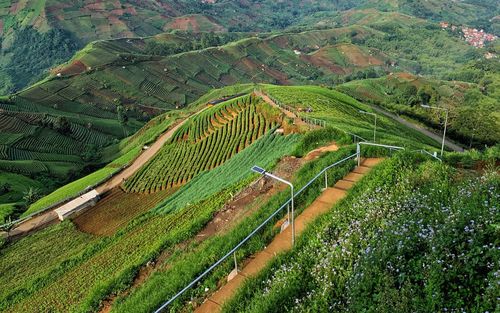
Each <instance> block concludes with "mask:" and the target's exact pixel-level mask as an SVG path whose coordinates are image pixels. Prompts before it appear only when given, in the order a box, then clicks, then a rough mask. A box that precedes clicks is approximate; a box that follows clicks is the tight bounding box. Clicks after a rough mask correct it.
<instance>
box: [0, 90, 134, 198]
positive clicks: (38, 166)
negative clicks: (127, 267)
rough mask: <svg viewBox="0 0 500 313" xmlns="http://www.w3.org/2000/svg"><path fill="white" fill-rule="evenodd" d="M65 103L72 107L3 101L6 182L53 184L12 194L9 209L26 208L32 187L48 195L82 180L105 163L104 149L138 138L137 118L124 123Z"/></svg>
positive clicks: (0, 166)
mask: <svg viewBox="0 0 500 313" xmlns="http://www.w3.org/2000/svg"><path fill="white" fill-rule="evenodd" d="M68 91H69V90H68ZM46 96H47V97H49V98H50V97H51V98H52V99H56V98H57V97H58V96H57V95H50V94H46ZM60 99H64V101H67V102H65V103H63V104H61V105H58V103H61V102H62V100H59V102H58V100H55V102H50V103H48V102H43V101H41V102H37V103H34V102H31V101H29V100H27V99H26V98H23V97H18V96H16V97H13V98H11V99H9V98H4V99H1V100H0V132H1V134H2V135H1V136H0V173H1V174H0V176H1V175H6V174H4V173H10V174H18V175H22V176H24V177H26V178H31V179H35V180H37V179H40V178H42V177H46V178H47V180H46V184H45V186H44V187H43V188H41V189H40V188H39V184H27V185H26V186H19V185H17V184H14V185H15V186H16V188H14V187H13V186H12V188H11V187H8V188H6V189H7V192H6V193H7V194H10V197H9V200H8V202H9V203H16V202H20V201H21V200H22V199H21V198H22V195H21V194H22V192H23V191H26V190H28V189H29V188H30V187H36V189H40V190H39V192H40V193H42V194H43V193H45V192H47V191H50V190H51V189H52V188H54V187H56V186H57V185H60V184H61V183H64V182H67V181H69V180H71V179H74V178H76V177H78V176H80V175H81V172H82V171H84V168H85V167H86V166H88V165H92V164H99V163H101V162H102V161H101V160H102V157H104V155H103V154H102V150H103V148H105V147H109V146H111V145H113V144H116V143H117V142H118V141H119V139H121V138H124V137H126V136H128V135H130V134H132V133H134V132H135V131H137V130H138V129H139V128H140V126H141V125H142V123H143V122H139V121H137V119H136V118H134V117H133V116H130V118H128V117H127V119H128V120H127V121H126V122H124V121H123V120H122V121H120V119H119V116H118V114H117V113H116V112H113V111H111V110H110V111H104V110H99V109H97V108H96V107H94V106H92V105H83V104H79V103H75V102H71V101H69V100H68V99H67V98H60ZM124 114H126V113H124ZM28 180H29V179H28ZM54 181H58V183H54ZM35 200H36V199H35ZM21 202H22V201H21Z"/></svg>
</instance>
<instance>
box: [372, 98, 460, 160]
mask: <svg viewBox="0 0 500 313" xmlns="http://www.w3.org/2000/svg"><path fill="white" fill-rule="evenodd" d="M371 107H372V109H373V110H375V111H377V112H378V113H380V114H383V115H385V116H387V117H390V118H392V119H394V120H396V121H398V122H400V123H401V124H403V125H405V126H408V127H410V128H411V129H414V130H416V131H418V132H420V133H422V134H424V135H426V136H427V137H429V138H432V139H434V140H436V141H437V142H439V143H441V142H443V136H441V135H437V134H435V133H433V132H431V131H429V130H427V129H425V128H423V127H421V126H419V125H415V124H413V123H411V122H409V121H407V120H405V119H404V118H402V117H400V116H398V115H396V114H394V113H391V112H388V111H386V110H384V109H382V108H381V107H378V106H375V105H372V106H371ZM444 145H445V146H446V147H448V148H449V149H451V150H453V151H456V152H464V148H462V147H460V146H459V145H457V144H455V143H453V142H451V141H449V140H445V142H444Z"/></svg>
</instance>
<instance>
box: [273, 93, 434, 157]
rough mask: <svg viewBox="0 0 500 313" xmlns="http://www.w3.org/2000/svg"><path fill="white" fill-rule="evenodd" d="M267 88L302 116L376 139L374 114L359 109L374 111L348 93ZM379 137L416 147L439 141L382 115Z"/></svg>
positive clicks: (274, 96) (378, 122)
mask: <svg viewBox="0 0 500 313" xmlns="http://www.w3.org/2000/svg"><path fill="white" fill-rule="evenodd" d="M263 89H264V90H266V92H267V93H268V94H269V96H270V97H272V98H273V99H275V101H276V102H277V103H278V104H280V105H287V106H290V107H292V108H293V109H294V110H295V111H297V112H298V114H299V115H300V116H301V117H310V118H317V119H320V120H323V121H325V122H326V125H327V126H331V127H334V128H336V129H338V130H340V131H343V132H348V133H351V134H356V135H358V136H361V137H363V138H367V139H371V138H373V122H374V120H373V117H372V116H367V115H364V114H361V113H360V112H359V111H360V110H362V111H367V112H372V111H373V110H372V109H371V108H370V107H369V106H368V105H366V104H363V103H361V102H358V101H356V100H355V99H353V98H351V97H349V96H347V95H346V94H343V93H340V92H337V91H335V90H330V89H327V88H323V87H317V86H291V87H288V86H287V87H278V86H270V85H263ZM308 110H309V111H310V112H308ZM377 138H378V139H377V141H380V142H383V143H386V144H396V145H408V146H410V147H414V148H418V147H423V146H430V147H432V146H436V145H437V144H438V143H437V142H435V141H433V140H432V139H429V138H428V137H427V136H424V135H422V134H420V133H419V132H416V131H413V130H411V129H409V128H407V127H404V126H402V125H400V124H399V123H397V122H395V121H393V120H392V119H389V118H386V117H384V116H380V115H379V116H378V117H377ZM403 138H404V139H403Z"/></svg>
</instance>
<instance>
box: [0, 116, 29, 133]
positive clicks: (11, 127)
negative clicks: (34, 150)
mask: <svg viewBox="0 0 500 313" xmlns="http://www.w3.org/2000/svg"><path fill="white" fill-rule="evenodd" d="M35 128H36V127H35V126H33V125H30V124H28V123H26V122H24V121H23V120H20V119H18V118H16V117H15V116H13V115H11V114H8V113H5V114H3V113H2V114H0V130H1V131H2V132H8V133H29V134H32V133H34V132H35Z"/></svg>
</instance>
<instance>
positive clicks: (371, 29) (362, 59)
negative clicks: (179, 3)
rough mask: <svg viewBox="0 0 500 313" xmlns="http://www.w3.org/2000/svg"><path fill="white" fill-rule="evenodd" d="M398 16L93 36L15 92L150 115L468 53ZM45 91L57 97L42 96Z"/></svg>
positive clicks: (451, 65)
mask: <svg viewBox="0 0 500 313" xmlns="http://www.w3.org/2000/svg"><path fill="white" fill-rule="evenodd" d="M376 14H377V15H382V16H385V15H389V13H380V12H378V13H376ZM392 15H393V14H391V16H392ZM403 20H404V21H406V22H404V23H402V24H400V25H398V27H399V28H398V29H397V31H395V29H394V25H393V24H392V22H391V21H390V19H386V20H385V22H384V20H383V21H382V22H378V21H371V22H368V21H366V22H365V24H362V25H351V26H348V27H340V28H332V29H325V30H313V31H306V32H299V33H285V34H277V35H271V36H265V35H261V36H260V37H261V38H257V37H252V38H244V39H241V40H239V41H234V42H231V43H228V44H225V45H222V46H212V47H210V46H209V48H206V49H201V50H196V51H194V50H190V49H188V50H183V51H185V52H182V51H181V52H180V53H179V51H175V49H174V50H172V44H173V43H180V44H182V43H185V42H186V38H187V37H186V36H185V35H182V34H166V35H162V36H157V37H152V38H143V39H140V38H138V39H120V40H113V41H99V42H95V43H92V44H90V45H88V46H87V47H86V48H85V49H84V50H82V51H81V52H80V53H78V54H77V55H76V56H75V57H74V58H73V59H72V60H71V61H70V62H69V63H67V64H65V65H63V66H61V67H58V68H57V69H54V71H53V73H52V76H51V78H50V79H48V80H46V81H43V82H41V83H40V84H38V85H36V86H34V87H33V88H31V89H29V90H27V91H23V92H21V93H20V94H19V95H20V96H21V97H24V98H27V99H29V100H30V101H35V102H38V101H47V102H51V101H52V102H58V101H59V102H61V101H62V102H63V103H66V102H67V101H66V100H64V99H61V97H66V98H68V97H70V99H71V101H75V102H78V103H93V104H94V105H95V106H97V107H98V108H106V107H109V106H110V103H112V102H113V101H117V102H118V103H121V104H123V105H125V106H127V107H129V108H134V111H136V112H137V114H139V115H140V114H143V113H144V112H145V114H152V113H154V110H153V112H152V111H151V110H152V109H151V107H153V108H163V109H171V108H175V107H179V106H184V105H186V104H187V103H190V102H192V101H194V100H196V99H197V98H198V97H200V96H201V95H203V94H204V93H206V92H207V91H208V90H210V89H211V88H219V87H223V86H226V85H232V84H235V83H243V82H270V83H279V84H304V83H311V81H314V82H316V83H326V84H332V83H337V82H343V81H344V80H346V79H348V80H352V79H356V78H366V77H377V76H380V75H385V74H386V73H388V72H394V71H401V70H403V71H410V72H419V73H428V74H433V73H439V74H442V73H446V72H449V71H450V70H453V69H455V68H457V67H458V66H459V64H461V63H462V62H463V60H464V59H467V58H470V57H471V56H473V55H474V49H473V48H471V47H469V46H467V45H466V44H465V43H464V42H462V41H461V40H459V39H458V38H454V37H452V36H450V35H449V34H447V33H446V32H440V31H439V30H437V29H430V30H429V29H427V27H430V26H431V25H432V24H429V23H427V22H425V21H424V20H420V19H416V18H412V17H408V16H404V19H403ZM369 23H371V24H369ZM385 26H387V27H385ZM415 28H418V29H419V32H416V31H414V29H415ZM242 37H245V36H244V35H240V36H239V37H236V38H242ZM221 38H222V37H221ZM402 45H404V46H408V47H415V49H416V50H420V51H422V52H427V53H429V54H433V55H435V57H434V58H433V59H432V60H431V59H429V58H425V57H423V55H424V53H422V56H420V55H419V56H414V55H413V54H412V53H411V51H410V50H411V49H408V50H401V49H399V47H400V46H402ZM443 46H445V47H446V49H443ZM58 76H60V77H58ZM46 90H53V91H54V92H55V93H57V95H56V96H55V97H54V98H47V99H45V94H46ZM60 93H61V94H60ZM66 93H68V94H69V95H66Z"/></svg>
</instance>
